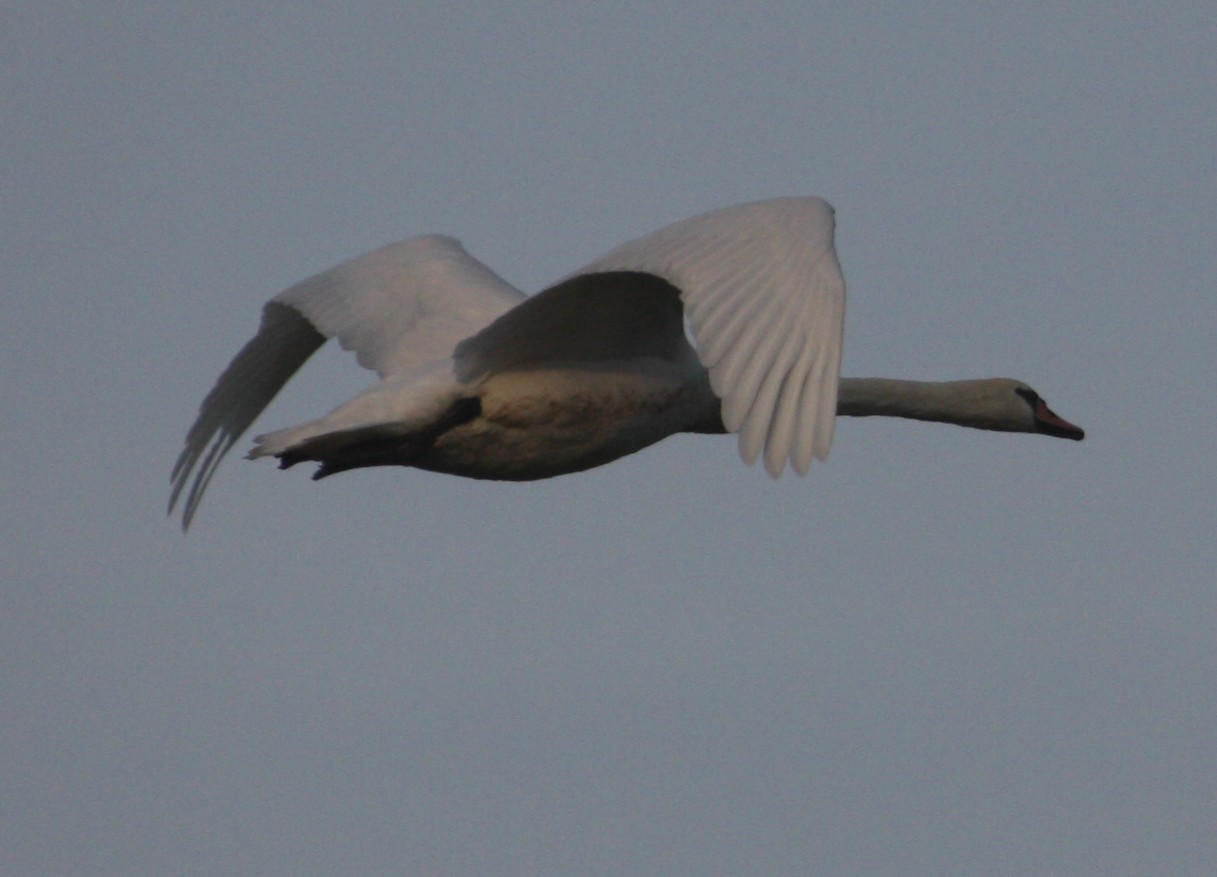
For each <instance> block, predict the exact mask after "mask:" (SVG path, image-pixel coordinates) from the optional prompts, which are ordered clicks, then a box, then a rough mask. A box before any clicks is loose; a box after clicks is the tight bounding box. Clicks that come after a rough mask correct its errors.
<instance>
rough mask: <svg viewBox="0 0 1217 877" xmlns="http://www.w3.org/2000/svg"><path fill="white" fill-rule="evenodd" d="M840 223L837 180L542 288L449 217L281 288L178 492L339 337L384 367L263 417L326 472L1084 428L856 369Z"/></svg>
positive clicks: (776, 466) (203, 413)
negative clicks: (529, 289)
mask: <svg viewBox="0 0 1217 877" xmlns="http://www.w3.org/2000/svg"><path fill="white" fill-rule="evenodd" d="M833 233H834V218H833V209H832V208H831V207H830V206H829V205H828V204H827V203H826V202H825V201H823V200H821V199H819V198H775V199H771V200H767V201H758V202H754V203H750V204H741V205H737V206H734V207H727V208H724V209H721V210H716V211H712V212H710V213H706V214H702V215H700V216H695V217H693V218H691V219H686V220H684V221H682V222H677V223H675V224H673V225H670V226H667V227H666V228H663V229H660V230H659V231H656V232H653V233H651V234H649V235H646V236H644V237H641V238H638V239H637V240H634V241H631V242H629V243H626V244H623V245H621V246H619V247H617V248H616V249H614V250H612V251H610V252H609V253H607V254H606V255H604V256H602V257H601V258H599V259H597V260H595V261H594V262H592V263H591V264H589V265H587V266H585V267H584V268H582V269H580V270H579V271H577V272H574V273H573V274H571V275H569V276H568V277H567V278H565V279H564V280H562V281H559V282H558V283H557V284H555V285H553V286H551V287H549V288H548V289H546V290H544V291H542V292H541V293H539V294H537V295H535V296H533V297H531V298H529V297H526V296H524V295H523V294H522V293H521V292H519V291H518V290H516V289H514V288H513V287H512V286H510V285H509V284H508V283H506V282H505V281H503V280H502V279H501V278H499V277H498V276H497V275H495V274H494V273H493V272H492V271H491V270H490V269H489V268H487V267H486V266H484V265H482V264H481V263H480V262H478V261H477V260H476V259H474V258H473V257H472V256H470V255H469V254H468V253H467V252H465V250H464V249H463V248H462V247H461V245H460V244H459V243H458V242H457V241H455V240H453V239H452V238H448V237H444V236H440V235H427V236H423V237H418V238H413V239H410V240H406V241H402V242H400V243H396V244H391V245H389V246H387V247H383V248H381V249H379V250H375V251H373V252H371V253H367V254H365V255H363V256H360V257H358V258H356V259H353V260H351V261H349V262H346V263H343V264H342V265H339V266H337V267H335V268H332V269H330V270H328V271H325V272H323V273H321V274H318V275H316V276H315V277H312V278H310V279H308V280H305V281H303V282H301V283H298V284H296V285H295V286H293V287H291V288H289V289H287V290H286V291H284V292H282V293H280V294H279V295H277V296H276V297H275V298H273V299H271V301H270V302H268V303H267V304H266V306H265V308H264V309H263V315H262V324H261V326H260V327H259V330H258V333H257V334H256V335H255V336H254V338H253V339H252V340H251V341H250V342H249V343H248V344H247V345H246V346H245V347H244V348H243V349H242V350H241V351H240V352H239V353H238V354H237V356H236V358H235V359H234V360H233V361H232V363H231V364H230V365H229V366H228V368H227V369H226V370H225V371H224V373H223V374H222V375H221V376H220V378H219V380H218V382H217V383H216V386H215V387H214V388H213V389H212V391H211V392H210V393H209V394H208V395H207V397H206V398H205V399H204V401H203V405H202V407H201V409H200V412H199V416H198V418H197V420H196V421H195V423H194V425H193V426H192V427H191V429H190V431H189V433H188V434H187V437H186V445H185V448H184V449H183V450H182V453H181V455H180V456H179V457H178V460H177V463H176V465H175V466H174V469H173V474H172V481H173V492H172V495H171V498H170V503H169V508H170V511H172V510H173V508H174V507H175V505H176V504H177V502H178V501H179V500H180V499H181V498H182V496H183V494H184V495H185V506H184V512H183V526H189V524H190V521H191V520H192V518H193V517H194V514H195V512H196V510H197V508H198V504H199V501H200V500H201V499H202V496H203V493H204V491H205V490H206V487H207V485H208V483H209V481H210V480H211V477H212V476H213V474H214V473H215V469H216V466H217V465H218V464H219V462H220V461H221V459H222V458H223V456H224V455H225V454H226V453H227V451H228V450H229V449H230V448H231V446H232V444H233V443H234V442H235V441H236V440H237V439H238V438H239V437H240V436H241V435H242V434H243V433H244V432H245V430H246V429H247V428H248V427H249V426H250V424H251V423H252V422H253V421H254V420H255V419H256V418H257V416H258V415H259V414H260V413H261V412H262V411H263V409H265V407H266V406H267V405H268V404H269V403H270V401H271V400H272V399H273V398H274V396H275V395H276V394H277V393H278V391H279V390H280V389H281V388H282V387H283V385H284V384H285V383H286V382H287V380H288V379H289V378H290V377H291V376H292V375H293V374H294V373H295V372H296V371H297V370H298V369H299V368H300V366H301V365H303V364H304V362H305V361H306V360H307V359H308V358H309V356H311V355H312V354H313V352H315V351H316V350H317V348H318V347H320V346H321V345H322V344H323V343H324V342H325V340H326V339H327V338H336V339H338V341H339V343H340V344H341V345H342V346H343V347H344V348H346V349H348V350H351V351H353V352H354V353H355V355H356V356H357V358H358V360H359V362H360V364H361V365H363V366H365V367H367V368H369V369H373V370H375V371H376V372H377V373H378V374H379V375H380V376H381V380H380V381H379V382H378V383H376V384H373V385H372V386H370V387H369V388H368V389H366V390H365V391H363V392H362V393H360V394H359V395H357V396H356V397H355V398H354V399H352V400H351V401H350V402H348V403H346V404H344V405H341V406H339V407H338V408H336V409H334V410H333V411H331V412H330V413H329V414H327V415H325V416H323V417H320V418H318V419H316V420H313V421H309V422H308V423H304V424H301V425H299V426H295V427H290V428H288V429H284V430H279V431H277V432H273V433H269V434H267V435H264V436H260V437H259V438H258V439H257V444H256V446H255V448H254V449H253V451H252V452H251V453H250V456H251V457H261V456H276V457H278V458H279V460H280V463H281V465H283V466H289V465H292V464H294V463H296V462H300V461H301V460H317V461H319V462H320V463H321V464H322V465H321V467H320V468H319V469H318V472H317V474H316V476H315V477H321V476H324V475H328V474H332V473H334V472H340V471H343V470H346V469H352V468H358V467H363V466H376V465H406V466H415V467H418V468H423V469H430V470H433V471H438V472H447V473H451V474H456V475H464V476H469V477H474V478H498V479H512V480H527V479H533V478H545V477H550V476H553V475H560V474H564V473H568V472H575V471H579V470H582V469H587V468H590V467H592V466H597V465H601V464H603V463H606V462H608V461H610V460H613V459H616V458H617V457H621V456H624V455H626V454H629V453H632V452H634V451H636V450H639V449H640V448H643V447H645V446H647V445H649V444H652V443H654V442H656V441H659V440H660V439H662V438H664V437H666V436H668V435H672V434H674V433H678V432H711V433H712V432H724V431H727V432H738V433H739V450H740V455H741V456H742V457H743V458H744V460H745V461H747V462H748V463H750V464H751V463H753V462H755V461H756V459H757V458H758V457H759V456H761V454H762V453H763V454H764V458H765V468H766V470H767V471H768V472H769V473H770V474H771V475H773V476H774V477H777V476H778V475H779V474H780V473H781V472H782V470H783V469H784V468H785V467H786V465H787V464H788V463H789V464H790V465H791V466H792V467H793V468H794V469H795V470H796V471H797V472H799V473H800V474H805V473H806V472H807V470H808V468H809V466H810V465H811V461H812V458H813V457H814V458H820V459H823V458H824V457H825V456H826V455H827V453H828V450H829V447H830V445H831V444H832V434H833V424H834V420H835V416H836V414H837V413H838V409H839V408H840V412H841V413H848V414H857V415H866V414H888V415H894V416H906V417H916V418H920V419H928V420H946V421H949V422H955V423H961V424H963V425H969V426H977V427H981V428H987V429H1003V430H1014V431H1027V432H1032V431H1039V432H1048V433H1049V434H1053V435H1061V436H1064V437H1068V438H1080V437H1081V430H1079V429H1077V427H1074V426H1072V424H1068V423H1067V422H1065V421H1063V420H1060V418H1057V417H1056V415H1054V414H1052V413H1051V411H1049V410H1048V409H1047V407H1046V406H1044V405H1043V403H1042V400H1039V398H1038V396H1036V395H1035V394H1034V391H1031V390H1030V388H1028V387H1026V385H1024V384H1021V383H1019V382H1013V381H1007V382H1006V383H1005V384H1001V385H1000V386H998V385H997V383H996V382H991V381H989V382H986V381H980V382H976V381H970V382H954V383H951V384H938V385H935V384H919V383H914V382H904V381H874V380H870V379H865V380H859V381H855V382H851V381H848V380H846V381H841V380H840V363H841V339H842V328H843V321H844V313H845V283H844V279H843V277H842V275H841V268H840V266H839V264H838V263H837V257H836V253H835V251H834V249H833ZM686 318H687V320H688V323H689V325H690V327H691V330H692V335H693V338H694V342H695V347H694V346H690V345H689V343H688V340H687V338H686V336H685V319H686ZM839 393H840V396H841V398H840V400H838V394H839ZM851 398H852V401H851ZM1037 405H1038V407H1037ZM187 486H189V489H188V490H187Z"/></svg>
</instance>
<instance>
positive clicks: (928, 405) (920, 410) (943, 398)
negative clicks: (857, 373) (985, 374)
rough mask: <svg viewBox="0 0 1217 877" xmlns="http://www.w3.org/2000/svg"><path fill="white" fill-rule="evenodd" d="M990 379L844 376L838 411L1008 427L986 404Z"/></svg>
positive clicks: (988, 426) (852, 414) (976, 426)
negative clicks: (947, 379) (905, 379)
mask: <svg viewBox="0 0 1217 877" xmlns="http://www.w3.org/2000/svg"><path fill="white" fill-rule="evenodd" d="M989 384H990V382H989V381H984V380H980V381H900V380H895V379H893V378H842V379H841V386H840V391H839V393H838V396H837V414H843V415H845V416H847V417H907V418H911V419H913V420H933V421H936V422H939V423H955V424H958V425H960V426H971V427H975V428H977V429H1009V428H1010V426H1009V425H1008V424H1006V423H1004V422H1002V421H1001V420H1000V419H999V418H998V417H995V414H996V412H994V411H992V410H991V409H990V406H989V405H987V404H986V401H987V397H988V396H990V393H989V392H988V386H989Z"/></svg>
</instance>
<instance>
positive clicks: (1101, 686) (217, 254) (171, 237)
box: [0, 2, 1217, 877]
mask: <svg viewBox="0 0 1217 877" xmlns="http://www.w3.org/2000/svg"><path fill="white" fill-rule="evenodd" d="M817 5H819V4H809V3H806V2H798V3H794V2H792V3H788V4H764V3H748V4H725V3H707V4H701V5H699V6H696V7H694V6H693V5H692V4H616V5H612V4H554V3H528V2H516V3H510V4H508V3H493V4H492V3H481V4H469V3H446V4H402V3H384V4H363V5H357V6H355V7H352V5H351V4H348V3H328V2H316V3H310V4H307V5H303V6H301V5H274V4H266V5H264V6H263V7H261V10H262V11H252V12H251V11H250V9H251V7H250V6H249V5H248V4H236V3H227V2H216V3H210V4H178V3H163V2H162V3H155V4H151V3H150V4H140V3H129V4H122V5H121V10H118V9H116V6H118V5H117V4H79V3H63V2H44V3H38V4H24V5H17V4H10V5H9V8H8V9H6V11H5V12H4V27H3V29H2V30H0V43H2V45H0V81H2V82H3V83H4V86H3V94H4V113H3V116H4V124H3V126H2V127H0V147H2V154H3V155H4V160H3V163H2V164H0V174H2V175H3V176H2V180H3V193H4V209H3V212H2V218H0V222H3V224H4V232H3V234H2V235H0V248H2V250H3V252H2V264H3V266H4V267H3V285H4V290H3V297H2V303H0V316H2V322H0V326H2V329H0V331H2V332H3V344H0V369H2V374H3V376H4V380H3V384H2V385H0V393H2V394H3V405H4V410H5V411H6V412H7V414H6V417H5V418H4V421H3V426H2V427H0V435H2V436H3V444H2V447H3V449H4V465H3V466H0V495H2V496H3V497H4V501H3V503H2V504H0V526H2V527H3V534H4V537H3V544H4V548H3V559H2V560H0V564H2V573H3V574H2V576H0V580H2V583H3V584H2V592H0V668H2V669H0V758H2V759H3V761H2V762H0V767H2V776H0V872H2V873H4V874H13V875H26V877H38V875H48V877H49V875H55V877H72V875H82V877H83V875H88V877H102V875H115V877H119V875H121V877H140V875H148V877H152V875H156V877H164V875H225V877H231V875H244V874H251V875H253V874H257V875H306V877H307V875H334V874H359V875H389V874H394V875H399V874H419V875H458V877H459V875H471V877H472V875H564V877H566V875H657V877H665V875H743V874H747V875H805V874H822V875H854V874H867V875H893V877H895V875H899V877H918V875H927V877H929V875H933V877H943V875H974V874H984V875H1011V877H1015V875H1018V877H1026V875H1044V877H1056V875H1069V877H1077V875H1145V874H1171V875H1175V877H1186V875H1201V874H1204V875H1208V874H1211V873H1212V867H1213V862H1214V861H1217V758H1215V753H1217V698H1214V690H1213V680H1214V679H1217V639H1215V630H1217V588H1215V587H1214V581H1213V580H1214V569H1215V568H1217V548H1215V547H1214V546H1215V543H1217V540H1215V539H1214V532H1213V531H1214V526H1213V525H1214V519H1215V517H1217V515H1215V511H1217V509H1215V502H1214V485H1215V484H1217V479H1215V477H1214V476H1215V474H1217V471H1215V470H1217V453H1215V451H1217V447H1215V445H1217V440H1215V439H1214V435H1217V417H1215V416H1214V413H1213V404H1212V397H1213V379H1214V371H1215V369H1214V356H1213V343H1214V342H1213V338H1214V329H1215V327H1217V319H1215V318H1217V297H1215V296H1214V278H1215V277H1217V246H1215V242H1217V234H1215V232H1217V206H1215V205H1217V158H1215V156H1217V152H1215V144H1217V110H1215V107H1217V85H1215V83H1217V62H1215V60H1214V57H1215V56H1214V53H1213V46H1214V45H1217V15H1214V12H1213V9H1212V5H1211V4H1210V3H1200V2H1197V3H1157V4H1149V5H1146V4H1114V3H1102V4H1100V3H1076V4H1068V5H1066V4H943V3H938V4H905V5H903V6H899V5H897V4H890V5H888V6H870V7H868V6H864V5H859V4H840V9H841V10H842V11H819V10H816V9H815V8H814V7H815V6H817ZM254 8H257V7H254ZM779 194H819V195H823V196H824V197H826V198H828V199H829V200H830V201H831V202H833V203H834V204H835V205H836V207H837V211H838V213H837V220H838V250H839V253H840V256H841V260H842V263H843V265H844V268H845V273H846V277H847V279H848V281H849V284H850V293H849V295H850V300H849V302H850V303H849V315H848V318H847V329H846V352H845V371H846V373H847V374H853V375H890V376H894V377H917V378H952V377H984V376H991V375H1007V376H1011V377H1019V378H1022V379H1024V380H1027V381H1029V382H1031V383H1033V384H1034V385H1035V386H1036V388H1037V389H1038V390H1039V391H1040V392H1041V393H1042V394H1043V395H1044V396H1045V397H1046V398H1047V399H1048V400H1049V402H1050V403H1051V404H1052V405H1053V406H1054V407H1055V408H1056V410H1057V411H1058V412H1059V413H1060V414H1062V415H1063V416H1064V417H1066V418H1068V419H1070V420H1073V421H1075V422H1077V423H1079V424H1081V425H1082V426H1084V427H1085V428H1086V429H1087V431H1088V438H1087V440H1086V441H1085V442H1083V443H1081V444H1073V443H1068V442H1060V441H1049V440H1047V439H1042V438H1037V437H1031V436H1010V435H998V434H984V433H975V432H971V431H965V430H960V429H955V428H951V427H945V426H932V425H924V424H912V423H898V422H883V421H878V420H866V421H854V422H851V421H848V420H847V421H843V422H842V423H841V424H840V425H839V427H838V431H837V442H836V445H835V447H834V450H833V454H832V458H831V460H830V461H829V462H828V463H827V464H825V465H820V466H816V467H814V468H813V471H812V473H811V475H810V476H809V477H808V478H806V479H799V478H794V477H789V476H788V477H786V478H784V479H782V480H781V481H779V482H774V481H772V480H770V479H769V478H768V477H767V476H766V475H765V474H764V472H763V470H762V469H761V468H760V467H756V468H753V469H749V468H747V467H745V466H743V465H742V464H741V463H740V462H739V460H738V458H737V457H736V451H735V443H734V441H733V440H731V439H728V438H722V437H681V438H677V439H672V440H669V441H667V442H665V443H663V444H661V445H660V446H657V447H655V448H652V449H650V450H648V451H645V452H643V453H641V454H639V455H637V456H635V457H632V458H627V459H625V460H623V461H620V462H618V463H614V464H612V465H610V466H607V467H605V468H603V469H600V470H597V471H594V472H590V473H586V474H583V475H577V476H569V477H566V478H561V479H557V480H554V481H551V482H543V483H536V484H525V485H506V484H493V483H475V482H469V481H462V480H459V479H453V478H447V477H442V476H435V475H431V474H427V473H422V472H413V471H409V470H401V471H397V470H373V471H364V472H356V473H351V474H346V475H343V476H341V477H338V478H334V479H330V480H327V481H325V482H323V483H320V484H314V483H312V482H310V481H309V480H308V478H307V475H306V473H304V472H302V471H300V470H293V471H291V472H287V473H281V472H278V471H276V470H275V468H274V466H273V465H270V464H254V463H247V462H244V461H242V460H240V459H239V456H238V455H235V454H234V455H233V458H232V459H231V460H230V461H229V463H228V464H227V465H226V466H225V467H224V468H223V469H222V470H221V471H220V474H219V476H218V477H217V479H216V481H215V483H214V485H213V487H212V491H211V494H210V496H209V497H208V501H207V502H205V503H204V504H203V507H202V510H201V512H200V515H199V518H198V519H197V521H196V525H195V529H194V530H193V531H192V532H191V535H190V536H189V537H188V538H183V537H182V535H181V533H180V532H179V530H178V528H177V526H176V524H175V523H174V522H171V521H170V520H168V519H166V518H165V517H164V503H165V500H166V497H167V493H168V472H169V467H170V465H171V463H172V461H173V459H174V457H175V456H176V454H177V452H178V450H179V449H180V447H181V441H182V437H183V435H184V432H185V430H186V428H187V426H188V425H189V424H190V422H191V420H192V418H193V416H194V414H195V411H196V410H197V406H198V404H199V402H200V401H201V399H202V397H203V395H204V393H205V392H206V391H207V389H208V388H209V387H210V386H211V383H212V381H213V380H214V379H215V377H216V376H217V375H218V373H219V372H220V370H221V369H222V367H223V366H224V365H225V364H226V363H227V362H228V360H229V358H230V357H231V355H232V354H233V353H235V351H236V350H237V349H238V347H239V346H240V345H241V344H242V343H244V341H245V340H246V339H247V338H248V337H249V336H250V335H251V334H252V332H253V330H254V329H255V327H256V324H257V319H258V313H259V308H260V306H261V303H262V302H263V301H264V300H265V299H266V298H268V297H269V296H271V295H272V294H274V293H275V292H277V291H279V290H280V289H281V288H283V287H285V286H287V285H289V284H291V283H292V282H294V281H296V280H299V279H301V278H303V277H305V276H307V275H309V274H312V273H313V272H315V271H318V270H320V269H323V268H326V267H328V266H330V265H332V264H334V263H336V262H339V261H341V260H343V259H346V258H349V257H351V256H354V255H357V254H358V253H361V252H364V251H366V250H369V249H372V248H373V247H376V246H379V245H381V244H384V243H387V242H388V241H391V240H394V239H397V238H402V237H407V236H410V235H414V234H420V233H423V232H431V231H442V232H447V233H450V234H454V235H456V236H458V237H460V238H461V239H462V240H463V241H464V242H465V244H466V245H467V247H468V248H469V249H470V251H471V252H473V253H474V254H475V255H477V256H478V257H479V258H481V259H483V260H485V261H486V262H487V263H488V264H489V265H491V266H492V267H493V268H495V270H496V271H498V272H499V273H501V274H502V275H503V276H504V277H506V278H507V279H508V280H510V281H512V282H513V283H515V284H517V285H518V286H520V287H521V288H524V289H528V290H535V289H538V288H540V287H541V286H543V285H545V284H546V283H548V282H550V281H552V280H554V279H556V278H557V277H559V276H561V275H563V274H565V273H566V272H568V271H570V270H572V269H574V268H576V267H578V266H579V265H580V264H582V263H584V262H586V261H588V260H589V259H591V258H592V257H594V256H596V255H598V254H599V253H601V252H603V251H605V250H607V249H609V248H610V247H611V246H613V245H615V244H617V243H619V242H621V241H623V240H625V239H627V238H631V237H634V236H636V235H639V234H642V233H644V232H646V231H649V230H651V229H653V228H656V227H658V226H660V225H662V224H664V223H667V222H669V221H672V220H675V219H679V218H683V217H685V216H688V215H691V214H693V213H696V212H699V211H702V210H706V209H710V208H714V207H719V206H723V205H726V204H731V203H734V202H737V201H742V200H749V199H754V198H761V197H767V196H771V195H779ZM368 377H369V376H368V375H366V374H364V373H361V372H360V371H359V370H358V368H357V367H355V366H354V365H353V363H351V362H349V361H347V360H346V359H344V358H343V357H342V356H341V355H339V354H338V353H336V352H333V353H327V354H326V355H322V356H319V357H318V361H317V362H316V363H313V364H310V367H309V368H308V369H307V370H306V371H305V372H304V373H303V374H302V375H301V376H300V377H299V378H298V379H297V380H296V381H295V382H294V383H293V384H292V385H291V386H290V387H289V388H288V390H287V392H285V394H284V395H283V397H282V398H281V399H280V400H279V401H277V402H276V403H275V405H274V406H272V408H271V409H270V410H269V411H268V412H267V414H266V415H265V417H264V418H263V419H262V420H261V421H260V422H259V423H258V424H257V425H256V427H255V428H257V427H261V428H263V429H269V428H274V427H279V426H286V425H290V424H292V423H294V422H297V421H299V420H303V419H307V418H309V417H312V416H314V415H316V414H319V413H321V412H323V411H325V410H328V409H329V408H330V407H332V406H333V405H334V404H336V403H337V402H339V401H341V400H342V399H343V398H344V397H345V396H347V395H349V394H350V393H351V392H352V391H353V390H354V389H355V388H356V387H358V386H360V385H361V384H362V383H363V382H365V381H366V380H367V379H368Z"/></svg>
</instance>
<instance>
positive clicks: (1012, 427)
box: [982, 378, 1086, 442]
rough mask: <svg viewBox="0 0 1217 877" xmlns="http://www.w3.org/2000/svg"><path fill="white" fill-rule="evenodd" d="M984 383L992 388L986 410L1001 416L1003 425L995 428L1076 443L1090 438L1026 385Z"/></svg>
mask: <svg viewBox="0 0 1217 877" xmlns="http://www.w3.org/2000/svg"><path fill="white" fill-rule="evenodd" d="M982 383H984V384H986V385H988V388H987V389H988V392H987V393H986V394H985V395H986V396H987V397H988V402H989V405H988V406H986V407H988V408H989V410H991V411H993V412H994V414H996V415H998V422H999V423H1000V424H1001V425H999V426H997V427H995V428H997V429H1002V430H1006V431H1009V432H1038V433H1040V434H1041V435H1051V436H1055V437H1056V438H1066V439H1072V440H1073V441H1075V442H1077V441H1081V440H1082V439H1084V438H1085V437H1086V432H1085V430H1083V429H1082V428H1081V427H1080V426H1074V425H1073V424H1072V423H1070V422H1069V421H1068V420H1066V419H1065V418H1063V417H1061V416H1060V415H1059V414H1057V413H1056V412H1055V411H1053V410H1052V409H1051V408H1049V407H1048V404H1047V403H1046V402H1045V401H1044V400H1043V399H1042V398H1041V397H1040V394H1039V393H1037V392H1035V390H1033V389H1031V387H1029V386H1027V385H1026V384H1024V383H1023V382H1022V381H1015V380H1010V379H1009V378H993V379H992V380H988V381H983V382H982Z"/></svg>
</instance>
